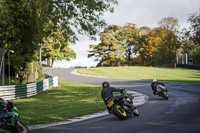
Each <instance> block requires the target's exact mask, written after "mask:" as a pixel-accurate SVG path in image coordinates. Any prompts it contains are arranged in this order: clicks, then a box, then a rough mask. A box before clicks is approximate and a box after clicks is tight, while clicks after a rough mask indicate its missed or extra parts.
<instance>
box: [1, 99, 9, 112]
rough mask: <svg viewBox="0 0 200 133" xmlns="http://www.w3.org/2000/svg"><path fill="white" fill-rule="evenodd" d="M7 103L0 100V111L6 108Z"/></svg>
mask: <svg viewBox="0 0 200 133" xmlns="http://www.w3.org/2000/svg"><path fill="white" fill-rule="evenodd" d="M7 103H8V101H7V100H4V99H2V98H0V111H1V110H3V109H5V108H6V106H7Z"/></svg>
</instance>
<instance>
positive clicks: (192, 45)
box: [181, 13, 200, 65]
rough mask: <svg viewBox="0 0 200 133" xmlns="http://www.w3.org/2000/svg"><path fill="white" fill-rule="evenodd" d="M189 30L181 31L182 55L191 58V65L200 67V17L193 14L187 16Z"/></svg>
mask: <svg viewBox="0 0 200 133" xmlns="http://www.w3.org/2000/svg"><path fill="white" fill-rule="evenodd" d="M188 22H190V30H187V29H184V30H183V31H182V38H181V39H182V48H183V53H187V54H188V57H190V58H192V60H193V64H195V65H200V53H199V51H200V16H199V14H197V13H193V14H192V15H190V16H189V18H188Z"/></svg>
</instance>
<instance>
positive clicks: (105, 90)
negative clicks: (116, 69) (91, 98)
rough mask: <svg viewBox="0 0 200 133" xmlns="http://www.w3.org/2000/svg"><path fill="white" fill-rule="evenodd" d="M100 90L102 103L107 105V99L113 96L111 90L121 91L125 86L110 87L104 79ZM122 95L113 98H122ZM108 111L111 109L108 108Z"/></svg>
mask: <svg viewBox="0 0 200 133" xmlns="http://www.w3.org/2000/svg"><path fill="white" fill-rule="evenodd" d="M102 87H103V89H102V91H101V96H102V98H103V100H104V103H105V104H106V105H107V104H108V101H109V100H110V99H111V98H113V92H123V91H124V90H125V88H114V87H110V84H109V83H108V82H107V81H105V82H103V83H102ZM122 97H123V96H122V95H119V96H115V98H122ZM108 112H109V113H111V109H110V108H108Z"/></svg>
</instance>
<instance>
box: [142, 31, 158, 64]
mask: <svg viewBox="0 0 200 133" xmlns="http://www.w3.org/2000/svg"><path fill="white" fill-rule="evenodd" d="M158 31H159V28H155V29H152V30H151V31H150V32H149V33H148V34H146V35H144V36H143V37H144V39H143V41H142V45H141V48H140V50H139V54H140V58H141V60H142V62H141V63H142V64H141V65H144V66H151V65H154V61H153V58H154V57H155V53H156V52H157V49H158V47H159V45H161V41H162V39H161V38H160V37H159V36H158Z"/></svg>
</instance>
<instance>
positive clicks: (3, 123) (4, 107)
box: [0, 101, 28, 133]
mask: <svg viewBox="0 0 200 133" xmlns="http://www.w3.org/2000/svg"><path fill="white" fill-rule="evenodd" d="M6 102H7V101H6ZM6 102H5V101H0V133H27V132H28V129H27V127H26V126H25V125H24V124H23V123H22V122H20V120H19V110H18V109H17V108H16V107H15V106H14V105H13V103H12V102H7V103H6Z"/></svg>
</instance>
